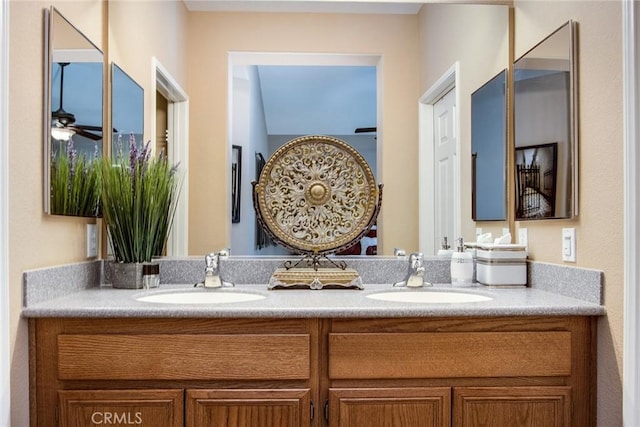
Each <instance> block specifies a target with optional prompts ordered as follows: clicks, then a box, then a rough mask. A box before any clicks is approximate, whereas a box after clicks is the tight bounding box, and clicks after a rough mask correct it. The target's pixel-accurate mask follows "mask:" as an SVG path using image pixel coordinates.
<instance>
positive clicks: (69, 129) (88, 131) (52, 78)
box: [44, 8, 103, 216]
mask: <svg viewBox="0 0 640 427" xmlns="http://www.w3.org/2000/svg"><path fill="white" fill-rule="evenodd" d="M49 17H50V22H49V25H50V27H49V34H48V40H47V44H46V45H47V46H49V51H48V52H46V53H47V62H46V70H45V71H46V72H45V75H46V78H45V84H47V85H48V90H47V93H48V95H49V100H50V102H49V105H50V109H49V111H48V113H47V115H46V117H45V151H44V152H45V156H46V158H45V165H46V166H48V170H47V171H46V173H45V186H44V188H45V211H47V212H48V213H50V214H55V215H74V216H99V215H100V190H101V181H100V161H99V160H100V158H101V155H102V141H103V137H102V104H103V100H102V92H103V55H102V52H101V51H100V49H98V48H97V47H96V46H95V45H94V44H93V43H91V41H90V40H89V39H87V38H86V37H85V36H84V35H83V34H82V33H81V32H79V31H78V30H77V29H76V28H75V27H74V26H73V25H71V23H70V22H69V21H67V20H66V19H65V18H64V17H63V16H62V15H61V14H60V13H59V12H58V11H57V10H56V9H55V8H52V9H51V12H50V14H49Z"/></svg>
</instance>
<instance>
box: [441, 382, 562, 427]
mask: <svg viewBox="0 0 640 427" xmlns="http://www.w3.org/2000/svg"><path fill="white" fill-rule="evenodd" d="M453 395H454V398H453V408H454V410H453V414H454V415H453V426H454V427H480V426H491V427H513V426H519V427H520V426H521V427H566V426H570V425H571V388H570V387H486V388H483V387H468V388H457V389H454V393H453Z"/></svg>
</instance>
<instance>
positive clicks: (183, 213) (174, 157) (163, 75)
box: [150, 57, 189, 257]
mask: <svg viewBox="0 0 640 427" xmlns="http://www.w3.org/2000/svg"><path fill="white" fill-rule="evenodd" d="M151 69H152V78H151V82H152V84H151V90H152V91H153V93H152V96H151V108H152V111H153V113H152V114H151V116H152V117H153V120H152V126H151V131H150V135H151V137H150V139H151V140H152V141H155V140H156V113H155V111H156V92H160V93H161V94H162V96H164V97H165V98H167V101H168V108H167V128H168V130H169V131H168V135H167V138H168V141H167V142H168V147H169V148H168V150H167V151H168V153H167V156H168V158H169V160H171V162H172V163H174V164H179V165H180V168H179V171H180V173H181V174H182V175H181V179H182V186H181V188H180V197H179V198H178V205H177V206H176V212H175V217H174V218H173V227H172V228H171V231H170V233H169V239H168V240H167V256H174V257H176V256H187V255H188V254H189V97H188V96H187V93H186V92H185V91H184V90H183V89H182V87H180V85H179V84H178V82H177V81H176V80H175V79H174V78H173V77H172V76H171V74H170V73H169V71H168V70H167V69H166V68H165V67H164V66H163V65H162V64H161V63H160V61H159V60H158V58H156V57H152V58H151Z"/></svg>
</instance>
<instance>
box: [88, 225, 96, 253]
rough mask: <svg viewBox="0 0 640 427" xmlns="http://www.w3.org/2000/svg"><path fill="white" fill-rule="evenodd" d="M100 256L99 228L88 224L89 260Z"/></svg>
mask: <svg viewBox="0 0 640 427" xmlns="http://www.w3.org/2000/svg"><path fill="white" fill-rule="evenodd" d="M97 256H98V226H97V225H96V224H87V258H95V257H97Z"/></svg>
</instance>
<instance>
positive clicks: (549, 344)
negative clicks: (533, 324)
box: [329, 331, 571, 379]
mask: <svg viewBox="0 0 640 427" xmlns="http://www.w3.org/2000/svg"><path fill="white" fill-rule="evenodd" d="M570 373H571V333H570V332H566V331H547V332H454V333H449V332H425V333H331V334H329V377H330V378H331V379H385V378H461V377H466V378H479V377H516V376H534V377H538V376H558V375H569V374H570Z"/></svg>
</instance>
